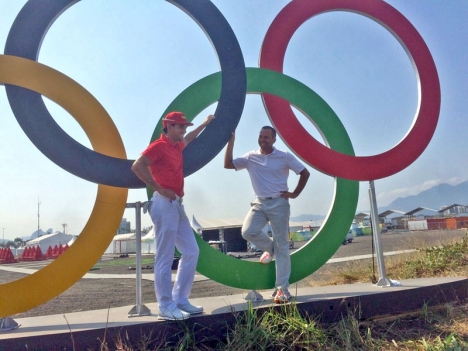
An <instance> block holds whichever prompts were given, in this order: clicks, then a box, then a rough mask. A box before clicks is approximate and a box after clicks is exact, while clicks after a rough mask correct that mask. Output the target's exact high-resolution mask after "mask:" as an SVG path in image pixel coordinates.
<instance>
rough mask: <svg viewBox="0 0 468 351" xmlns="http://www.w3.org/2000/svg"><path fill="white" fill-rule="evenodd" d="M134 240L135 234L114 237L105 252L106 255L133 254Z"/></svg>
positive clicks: (134, 249) (134, 248)
mask: <svg viewBox="0 0 468 351" xmlns="http://www.w3.org/2000/svg"><path fill="white" fill-rule="evenodd" d="M135 252H136V239H135V233H127V234H119V235H116V236H114V238H113V239H112V242H111V243H110V245H109V247H108V248H107V250H106V252H105V253H106V254H122V253H135Z"/></svg>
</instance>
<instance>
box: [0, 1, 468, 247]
mask: <svg viewBox="0 0 468 351" xmlns="http://www.w3.org/2000/svg"><path fill="white" fill-rule="evenodd" d="M387 2H388V3H389V4H390V5H392V6H393V7H395V8H396V9H397V10H398V11H400V12H401V13H402V14H403V15H404V16H405V17H406V18H407V19H409V20H410V21H411V22H412V23H413V25H414V26H415V27H416V29H417V30H418V31H419V33H420V34H421V35H422V37H423V38H424V40H425V41H426V43H427V45H428V47H429V49H430V51H431V53H432V55H433V58H434V61H435V63H436V66H437V69H438V73H439V78H440V83H441V90H442V107H441V113H440V119H439V124H438V127H437V130H436V132H435V135H434V137H433V139H432V141H431V143H430V144H429V146H428V147H427V149H426V150H425V152H424V153H423V154H422V155H421V156H420V157H419V158H418V159H417V160H416V161H415V162H414V163H413V164H412V165H410V166H409V167H408V168H406V169H405V170H403V171H401V172H400V173H398V174H395V175H393V176H390V177H387V178H384V179H380V180H377V181H376V182H375V187H376V193H377V201H378V205H379V206H385V205H388V204H389V203H390V202H391V201H393V200H394V199H396V198H397V197H404V196H408V195H414V194H417V193H419V192H421V191H423V190H425V189H428V188H430V187H432V186H434V185H437V184H439V183H449V184H458V183H460V182H462V181H465V180H467V179H468V173H467V168H468V166H467V163H466V153H467V152H466V151H467V150H468V138H467V134H466V127H465V125H466V117H467V113H468V112H467V111H468V106H467V104H468V103H467V99H466V96H468V84H467V79H468V68H467V65H466V62H468V45H467V41H468V40H467V36H466V33H467V25H466V18H467V17H468V2H466V1H464V0H453V1H444V2H442V1H439V0H424V1H422V0H413V1H405V0H391V1H387ZM25 3H26V1H22V0H15V1H11V0H0V14H1V15H0V16H1V19H2V20H1V21H0V48H1V49H0V50H1V52H2V53H3V48H4V46H5V41H6V38H7V35H8V32H9V29H10V27H11V24H12V22H13V21H14V19H15V17H16V15H17V14H18V12H19V11H20V9H21V7H22V6H23V5H24V4H25ZM213 3H214V4H215V5H216V6H217V7H218V8H219V10H220V11H221V12H222V13H223V14H224V16H225V17H226V19H227V20H228V22H229V23H230V25H231V27H232V29H233V31H234V33H235V34H236V36H237V38H238V41H239V43H240V46H241V49H242V52H243V55H244V60H245V63H246V66H247V67H258V57H259V53H260V48H261V45H262V41H263V37H264V35H265V33H266V31H267V29H268V27H269V25H270V24H271V22H272V21H273V19H274V18H275V16H276V15H277V14H278V12H279V11H281V9H282V8H283V7H284V6H285V5H286V4H287V3H289V1H286V0H255V1H252V0H239V1H221V0H213ZM110 4H112V5H110ZM39 61H40V62H41V63H43V64H46V65H49V66H51V67H53V68H55V69H57V70H59V71H61V72H62V73H64V74H66V75H68V76H69V77H71V78H73V79H74V80H76V81H77V82H78V83H80V84H81V85H82V86H83V87H85V88H86V89H87V90H88V91H90V92H91V93H92V94H93V95H94V96H95V97H96V98H97V99H98V100H99V101H100V103H101V104H102V105H103V106H104V108H105V109H106V110H107V111H108V112H109V114H110V116H111V117H112V119H113V121H114V123H115V124H116V126H117V128H118V130H119V132H120V134H121V136H122V139H123V142H124V145H125V148H126V151H127V156H128V157H129V158H131V159H135V158H136V157H137V156H138V155H139V154H140V152H141V151H142V150H143V149H144V148H145V147H146V146H147V144H148V142H149V139H150V137H151V134H152V131H153V129H154V127H155V125H156V123H157V122H158V119H159V116H160V115H161V114H162V113H163V111H164V110H165V109H166V107H167V106H168V105H169V103H170V102H171V101H172V100H173V99H174V98H175V97H176V96H177V95H178V94H179V93H181V92H182V91H183V90H184V89H186V88H187V87H188V86H190V85H191V84H192V83H194V82H195V81H197V80H198V79H201V78H203V77H205V76H206V75H209V74H211V73H214V72H217V71H218V70H219V64H218V61H217V58H216V55H215V52H214V50H213V48H212V46H211V43H210V42H209V40H208V39H207V38H206V36H205V34H204V33H203V31H202V30H201V29H200V28H199V27H198V25H197V24H196V23H195V22H194V21H193V20H192V19H191V18H190V17H189V16H188V15H186V14H185V13H184V12H183V11H181V10H180V9H178V8H177V7H175V6H174V5H172V4H170V3H168V2H165V1H150V0H141V1H138V2H134V1H128V0H118V1H112V2H109V1H104V0H93V1H91V0H83V1H80V2H78V3H77V4H75V5H74V6H72V7H71V8H69V9H68V10H67V11H65V12H64V13H63V14H62V15H61V16H60V17H59V18H58V19H57V20H56V21H55V23H54V24H53V25H52V26H51V28H50V29H49V32H48V33H47V35H46V37H45V39H44V41H43V44H42V47H41V51H40V54H39ZM284 72H285V73H286V74H288V75H290V76H292V77H294V78H296V79H298V80H299V81H301V82H302V83H304V84H306V85H307V86H309V87H310V88H312V89H313V90H315V91H316V92H317V93H318V94H319V95H320V96H321V97H322V98H324V99H325V101H327V102H328V104H329V105H330V106H331V107H332V108H333V109H334V110H335V112H336V113H337V115H338V116H339V118H340V119H341V121H342V122H343V124H344V126H345V127H346V129H347V131H348V133H349V135H350V138H351V140H352V143H353V145H354V148H355V152H356V154H357V155H360V156H365V155H374V154H378V153H382V152H385V151H386V150H388V149H389V148H391V147H393V146H394V145H396V144H397V143H398V142H399V141H400V140H401V139H402V138H403V137H404V136H405V134H406V133H407V131H408V129H409V128H410V127H411V125H412V122H413V117H414V114H415V111H416V106H417V99H418V94H417V82H416V78H415V74H414V71H413V68H412V65H411V62H410V60H409V59H408V57H407V55H406V53H405V51H404V50H403V48H402V47H401V46H400V44H399V43H398V41H397V40H396V39H395V38H394V37H393V36H392V35H391V34H390V32H388V31H387V30H386V29H384V28H383V27H381V26H380V25H379V24H377V23H376V22H374V21H372V20H370V19H368V18H366V17H363V16H360V15H357V14H353V13H348V12H332V13H327V14H322V15H320V16H317V17H314V18H313V19H311V20H309V21H307V22H306V23H305V24H304V25H303V26H301V27H300V29H299V30H298V31H297V32H296V34H295V35H294V37H293V38H292V40H291V42H290V45H289V47H288V50H287V53H286V58H285V67H284ZM45 100H46V104H47V106H48V109H49V111H50V112H51V114H52V116H53V117H54V118H55V119H56V121H57V122H58V123H59V124H60V126H61V127H62V128H63V129H64V130H65V131H66V132H67V133H69V134H70V135H71V136H72V137H73V138H75V139H76V140H77V141H79V142H80V143H82V144H83V145H86V146H87V147H90V143H89V141H88V139H87V138H86V136H85V134H84V132H83V131H82V130H81V129H80V127H79V126H78V124H77V123H76V122H75V121H74V120H73V118H72V117H71V116H70V115H68V113H66V112H64V111H63V110H62V108H61V107H59V106H57V105H55V104H54V103H52V102H50V101H48V100H47V99H45ZM215 108H216V106H210V107H208V108H207V109H206V110H205V111H204V112H203V113H201V114H200V115H199V116H198V117H197V118H196V119H195V123H196V124H197V123H200V122H201V121H203V119H204V117H205V116H206V115H207V114H209V113H213V112H214V111H215ZM296 115H297V116H298V118H299V120H300V121H301V122H302V124H303V125H304V126H305V127H306V128H307V130H309V132H310V133H311V134H312V135H313V136H314V137H316V138H318V139H319V138H320V135H319V133H318V132H317V131H316V130H314V127H313V125H311V123H310V122H308V121H307V120H306V118H305V117H304V116H303V115H301V113H300V112H298V111H296ZM0 121H1V128H0V140H1V144H0V145H1V146H0V160H1V164H2V166H1V171H0V229H3V228H5V230H4V233H5V238H6V239H14V238H15V237H21V236H29V235H30V234H31V233H32V232H33V231H34V230H36V229H37V225H38V218H37V214H38V199H40V203H41V205H40V227H41V229H43V230H46V229H48V228H53V229H54V230H62V223H67V225H68V232H69V233H72V234H79V233H80V231H81V230H82V229H83V227H84V225H85V224H86V221H87V219H88V217H89V215H90V214H91V211H92V207H93V204H94V200H95V195H96V190H97V185H96V184H93V183H90V182H87V181H85V180H82V179H80V178H77V177H75V176H74V175H71V174H69V173H67V172H66V171H64V170H62V169H61V168H60V167H58V166H56V165H55V164H54V163H53V162H51V161H50V160H49V159H47V158H46V157H45V156H44V155H43V154H42V153H41V152H40V151H38V150H37V149H36V148H35V147H34V146H33V144H32V143H31V142H30V140H29V139H28V138H27V136H26V135H25V134H24V133H23V132H22V130H21V128H20V127H19V125H18V123H17V122H16V120H15V118H14V116H13V114H12V112H11V109H10V107H9V104H8V101H7V99H6V95H5V90H4V87H3V86H0ZM268 124H270V122H269V120H268V117H267V114H266V112H265V110H264V107H263V104H262V101H261V98H260V96H258V95H250V94H249V95H248V96H247V99H246V104H245V108H244V112H243V115H242V118H241V121H240V123H239V126H238V128H237V138H236V145H235V149H234V154H235V156H240V155H242V154H244V153H245V152H247V151H249V150H252V149H254V148H257V142H256V139H257V135H258V131H259V129H260V128H261V127H262V126H263V125H268ZM319 140H320V139H319ZM276 146H277V147H278V148H280V149H286V147H285V146H284V144H283V142H282V141H281V140H280V139H278V142H277V144H276ZM223 151H224V150H223ZM292 151H293V150H292ZM222 159H223V152H221V153H220V154H219V155H218V156H217V157H216V158H215V159H214V160H213V161H211V162H210V163H209V164H208V165H207V166H205V167H204V168H202V169H201V170H199V171H198V172H196V173H195V174H193V175H191V176H189V177H187V178H186V197H185V206H186V211H187V213H188V215H189V216H190V217H191V216H192V215H195V217H196V218H204V219H212V218H232V217H243V216H244V215H245V214H246V213H247V211H248V208H249V202H250V200H251V199H252V189H251V186H250V181H249V177H248V174H247V172H245V171H243V172H235V171H232V170H225V169H223V167H222V164H223V161H222ZM308 168H309V170H310V171H311V173H312V176H311V178H310V180H309V183H308V184H307V187H306V189H305V190H304V192H303V193H302V194H301V196H300V197H299V198H298V199H295V200H291V215H292V216H298V215H300V214H319V215H326V214H327V212H328V210H329V208H330V205H331V202H332V198H333V192H334V180H333V178H332V177H329V176H326V175H323V174H321V173H319V172H317V171H316V170H314V169H313V168H312V167H310V166H308ZM297 179H298V177H297V176H295V175H294V174H293V173H291V175H290V182H289V184H290V188H294V187H295V185H296V183H297ZM367 189H368V182H361V187H360V197H359V204H358V211H369V200H368V190H367ZM145 200H146V193H145V190H143V189H141V190H130V192H129V198H128V202H135V201H145ZM124 216H125V217H126V218H127V219H128V220H130V221H131V222H132V228H133V227H134V217H135V215H134V210H126V211H125V215H124ZM142 224H143V226H149V225H150V224H151V222H150V219H149V217H148V216H147V215H145V216H143V219H142ZM1 233H2V232H0V234H1ZM0 238H1V237H0Z"/></svg>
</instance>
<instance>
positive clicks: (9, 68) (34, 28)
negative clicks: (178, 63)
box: [0, 0, 440, 317]
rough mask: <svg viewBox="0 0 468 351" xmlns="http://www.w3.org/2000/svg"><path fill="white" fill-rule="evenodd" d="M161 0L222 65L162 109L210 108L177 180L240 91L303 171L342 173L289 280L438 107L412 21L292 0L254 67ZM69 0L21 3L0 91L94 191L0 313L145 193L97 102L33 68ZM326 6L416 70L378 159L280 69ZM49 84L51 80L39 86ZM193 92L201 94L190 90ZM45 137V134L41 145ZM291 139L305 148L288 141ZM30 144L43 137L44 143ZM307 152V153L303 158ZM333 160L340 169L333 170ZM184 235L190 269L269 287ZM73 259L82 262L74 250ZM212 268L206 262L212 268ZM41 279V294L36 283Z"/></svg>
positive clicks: (233, 45)
mask: <svg viewBox="0 0 468 351" xmlns="http://www.w3.org/2000/svg"><path fill="white" fill-rule="evenodd" d="M168 1H169V2H170V3H172V4H174V5H175V6H178V7H179V8H181V9H182V10H183V11H185V12H186V13H187V14H188V15H189V16H191V17H192V18H193V19H194V20H195V21H196V22H197V23H198V24H199V25H200V26H201V27H202V29H203V30H204V31H205V33H206V34H207V36H208V37H209V39H210V40H211V42H212V43H213V45H214V48H215V50H216V53H217V54H218V58H219V61H220V65H221V72H219V73H215V74H213V75H210V76H207V77H205V78H203V79H201V80H200V81H198V82H196V83H194V84H193V85H192V86H190V87H189V88H187V89H186V90H185V91H184V92H182V93H181V94H180V95H179V96H178V97H177V98H176V99H175V100H174V101H173V102H172V103H171V104H170V106H168V108H167V109H166V111H165V112H164V113H163V115H165V114H166V112H168V111H171V110H183V111H184V112H185V114H186V116H187V118H188V119H190V120H192V119H193V118H194V117H195V116H196V115H197V114H198V113H200V112H201V111H202V110H203V109H205V108H206V107H207V106H209V105H211V104H213V103H215V102H216V101H218V107H217V109H216V112H215V115H216V116H217V117H218V118H217V119H216V120H215V121H214V122H213V123H211V124H210V125H209V126H208V127H207V128H206V129H205V131H204V132H203V133H202V134H201V135H200V136H199V137H198V138H197V139H196V140H195V141H194V142H193V143H191V144H190V145H189V147H187V149H186V150H185V152H184V160H185V161H184V172H185V175H186V176H188V175H190V174H192V173H194V172H196V171H197V170H199V169H200V168H202V167H203V166H204V165H206V164H207V163H208V162H210V161H211V160H212V159H213V158H214V157H215V156H216V155H217V154H218V153H219V152H220V151H221V150H222V148H223V147H224V146H225V144H226V143H227V141H228V140H229V138H230V135H231V132H232V131H233V130H234V129H235V128H236V126H237V124H238V122H239V120H240V117H241V114H242V110H243V106H244V102H245V96H246V93H260V94H262V98H263V99H264V103H265V107H266V110H267V112H268V114H269V117H270V119H271V121H272V123H273V124H274V125H275V127H276V128H277V130H278V132H279V135H280V136H281V137H282V138H283V140H284V141H285V142H286V143H287V144H288V145H289V146H290V147H291V149H292V150H293V151H295V152H296V153H297V154H298V155H300V156H301V157H302V158H303V159H304V160H306V162H307V163H308V164H309V165H311V166H312V167H315V168H316V169H318V170H320V171H321V172H324V173H327V174H329V175H332V176H335V177H341V178H336V182H335V196H334V202H333V205H332V207H331V209H330V211H329V214H328V216H327V220H326V222H325V223H324V225H323V226H322V228H321V229H320V230H319V232H318V233H317V234H316V235H315V236H314V238H313V239H312V240H311V241H310V242H309V243H308V244H307V245H305V246H304V247H303V248H301V249H300V250H298V251H296V252H295V253H294V254H292V255H291V256H292V257H291V260H292V268H293V269H292V274H291V277H290V282H291V283H293V282H296V281H298V280H300V279H302V278H304V277H306V276H307V275H309V274H311V273H313V271H315V270H316V269H318V268H319V267H320V266H322V265H323V264H324V263H325V262H326V261H327V260H328V259H329V258H330V257H331V256H332V255H333V253H334V252H335V251H336V250H337V248H338V247H339V246H340V244H341V242H342V240H343V238H344V236H345V235H346V233H347V231H348V229H349V226H350V224H351V222H352V220H353V217H354V213H355V210H356V206H357V200H358V187H359V182H358V180H374V179H378V178H382V177H387V176H390V175H392V174H395V173H397V172H399V171H401V170H402V169H404V168H405V167H407V166H408V165H409V164H411V163H412V162H413V161H414V160H415V159H416V158H417V157H418V156H419V155H420V154H421V153H422V152H423V150H424V149H425V147H426V146H427V144H428V143H429V141H430V139H431V138H432V135H433V133H434V130H435V127H436V125H437V120H438V114H439V110H440V87H439V80H438V76H437V71H436V68H435V65H434V62H433V59H432V57H431V54H430V52H429V50H428V49H427V47H426V45H425V43H424V41H423V39H422V38H421V37H420V35H419V33H418V32H417V31H416V29H414V27H413V26H412V25H411V23H409V22H408V21H407V20H406V18H405V17H404V16H403V15H401V14H400V13H399V12H398V11H396V10H395V9H394V8H393V7H391V6H390V5H388V4H386V3H384V2H382V1H377V0H360V1H359V2H349V1H347V0H315V1H309V0H293V1H291V2H290V3H289V4H288V5H286V6H285V8H284V9H283V10H282V11H280V13H279V14H278V16H277V17H276V18H275V20H274V21H273V22H272V25H271V26H270V28H269V30H268V32H267V34H266V36H265V39H264V43H263V45H262V51H261V56H260V68H246V67H245V64H244V60H243V57H242V53H241V50H240V46H239V44H238V42H237V39H236V37H235V35H234V32H233V31H232V29H231V28H230V26H229V24H228V23H227V21H226V20H225V18H224V16H223V15H222V14H221V13H220V12H219V10H218V9H217V8H216V7H215V6H214V5H213V4H212V3H211V1H209V0H197V1H193V0H168ZM76 2H78V0H29V1H28V2H27V3H26V5H25V6H24V7H23V9H22V10H21V11H20V13H19V14H18V16H17V19H16V20H15V22H14V24H13V26H12V28H11V30H10V33H9V35H8V39H7V43H6V47H5V54H6V55H4V56H3V55H0V84H9V85H7V86H6V91H7V95H8V99H9V102H10V105H11V108H12V110H13V112H14V114H15V117H16V118H17V120H18V123H19V124H20V125H21V127H22V128H23V130H24V131H25V133H26V135H28V137H29V138H30V140H31V141H32V142H33V143H34V144H35V145H36V147H38V149H39V150H41V151H42V152H43V153H44V154H45V155H46V156H47V157H48V158H50V159H51V160H52V161H53V162H55V163H56V164H57V165H59V166H61V167H62V168H64V169H65V170H67V171H68V172H70V173H72V174H74V175H77V176H79V177H81V178H84V179H86V180H89V181H92V182H95V183H98V184H99V186H98V196H97V199H96V204H95V207H94V209H93V212H92V214H91V217H90V219H89V221H88V223H87V224H86V226H85V228H84V230H83V232H82V233H81V234H80V236H79V237H78V239H77V240H76V241H75V243H74V244H73V245H72V246H71V247H70V249H69V250H67V251H66V252H65V253H64V254H63V255H62V256H61V257H59V258H58V259H57V260H55V261H54V262H52V263H51V264H49V265H48V266H46V267H45V268H43V269H41V270H40V271H38V272H37V273H35V274H33V275H31V276H29V277H26V278H22V279H19V280H17V281H14V282H11V283H6V284H2V285H0V296H2V300H1V301H0V317H4V316H9V315H12V314H15V313H19V312H22V311H25V310H27V309H30V308H32V307H34V306H37V305H39V304H41V303H44V302H46V301H48V300H50V299H51V298H53V297H55V296H57V295H59V294H60V293H62V292H63V291H65V290H66V289H67V288H68V287H70V286H71V285H73V284H74V283H75V282H76V281H78V280H79V279H80V278H81V277H82V276H83V275H84V274H85V273H86V272H87V271H88V270H89V269H90V268H91V267H92V266H93V265H94V263H95V262H96V261H97V260H98V258H99V257H100V256H101V255H102V253H103V252H104V251H105V249H106V247H107V246H108V245H109V243H110V242H111V240H112V237H113V235H114V233H115V232H116V230H117V227H118V224H119V222H120V219H121V218H122V214H123V211H124V208H125V202H126V196H127V192H128V188H141V187H143V186H144V184H143V183H142V182H140V181H139V180H138V179H137V178H136V177H135V176H134V174H133V173H132V172H131V171H130V165H131V164H132V162H133V161H132V160H127V159H126V155H125V149H124V147H123V144H122V141H121V138H120V135H119V133H118V131H117V130H116V128H115V125H114V124H113V123H112V120H111V119H110V117H109V116H108V115H107V113H106V112H105V110H104V109H103V108H102V106H101V105H100V104H99V103H98V102H97V101H96V100H95V99H94V98H93V97H92V96H91V95H90V94H89V93H88V92H86V90H84V88H82V87H81V86H79V85H78V84H77V83H76V82H74V81H72V80H71V79H70V78H68V77H66V76H64V75H62V74H61V73H59V72H57V71H55V70H53V69H51V68H49V67H46V66H44V65H41V64H40V63H37V62H34V61H36V60H37V56H38V53H39V49H40V45H41V42H42V40H43V38H44V36H45V35H46V33H47V30H48V28H49V27H50V26H51V25H52V23H53V22H54V20H55V19H56V18H57V17H59V16H60V14H62V13H63V12H64V11H65V10H67V9H68V8H69V7H71V6H72V5H73V4H75V3H76ZM327 11H351V12H357V13H359V14H361V15H364V16H367V17H369V18H371V19H374V20H376V21H377V22H378V23H380V24H382V25H383V26H385V27H386V28H387V29H388V30H389V31H391V33H392V34H393V35H394V36H395V37H396V38H397V39H398V40H399V41H400V43H402V45H403V46H404V47H405V49H406V51H407V52H408V54H409V56H410V59H411V60H412V61H413V63H414V66H415V68H416V74H417V76H418V78H419V83H420V100H421V104H420V107H419V110H418V113H417V116H416V119H415V122H414V125H413V127H412V129H411V130H410V132H409V133H408V134H407V135H406V137H405V138H404V139H403V140H402V141H401V142H400V143H399V144H398V145H397V146H396V147H394V148H393V149H392V150H390V151H388V152H386V153H383V154H381V155H376V156H371V157H359V156H355V155H354V151H353V147H352V145H351V141H350V140H349V137H348V134H347V133H346V131H345V129H344V127H343V125H342V124H341V122H340V120H339V118H338V117H337V116H336V114H335V113H334V112H333V110H332V109H331V108H330V107H329V106H328V105H327V104H326V102H325V101H323V99H321V98H320V97H319V96H318V95H317V94H316V93H314V92H313V91H312V90H311V89H310V88H308V87H306V86H305V85H303V84H302V83H300V82H298V81H297V80H295V79H293V78H291V77H288V76H286V75H284V74H282V64H283V58H284V55H285V51H286V47H287V44H288V42H289V40H290V38H291V36H292V35H293V34H294V32H295V31H296V30H297V28H298V27H299V26H300V25H301V24H302V23H303V22H304V21H306V20H308V19H309V18H311V17H313V16H315V15H318V14H320V13H323V12H327ZM265 68H267V69H265ZM275 71H276V72H275ZM32 77H35V79H33V78H32ZM52 81H54V84H50V83H51V82H52ZM24 88H26V89H24ZM202 90H203V92H204V93H205V94H203V95H200V94H199V93H200V91H202ZM41 95H44V96H47V97H49V98H50V99H52V100H53V101H55V102H56V103H58V104H59V105H61V106H62V107H64V108H65V109H66V110H67V111H68V112H69V113H70V114H71V115H72V116H73V117H74V118H75V119H77V121H78V122H79V123H80V125H81V126H82V127H83V129H84V130H85V132H86V134H87V135H88V137H89V138H90V141H91V144H92V146H93V148H94V151H93V150H89V149H87V148H86V147H84V146H83V145H81V144H79V143H77V142H76V141H75V140H73V139H72V138H71V137H70V136H68V135H67V134H66V133H65V132H64V131H63V130H62V129H61V128H60V127H59V126H58V125H57V124H56V123H55V121H54V120H53V118H52V116H51V115H50V114H49V112H48V111H47V109H46V107H45V105H44V103H43V101H42V98H41ZM70 96H73V99H72V98H70ZM77 101H81V103H76V102H77ZM74 103H75V104H74ZM291 105H292V106H295V107H296V108H298V109H299V110H301V111H302V112H303V113H304V114H305V115H306V116H308V117H309V118H310V119H311V120H312V121H313V123H314V124H315V125H316V126H317V128H318V129H319V130H320V132H321V133H322V135H323V136H324V138H325V140H326V143H327V146H329V148H328V147H325V146H323V145H322V144H320V143H318V142H317V141H316V140H315V139H314V138H312V137H311V136H310V135H309V134H308V133H307V132H306V131H305V129H304V128H303V127H302V125H301V124H300V123H299V122H298V121H297V119H296V118H295V116H294V114H293V112H292V110H291V107H290V106H291ZM84 106H86V107H87V108H88V109H84V108H83V107H84ZM31 112H33V113H32V114H31ZM89 116H93V118H89ZM37 130H40V131H41V132H40V133H41V137H42V138H39V135H38V133H37ZM44 131H47V132H49V133H50V134H49V135H48V136H47V137H46V138H44V134H43V133H44ZM160 131H161V121H159V123H158V125H157V126H156V128H155V131H154V133H153V136H152V140H154V139H155V138H156V137H158V136H159V134H160ZM97 136H99V138H98V137H97ZM104 136H105V137H104ZM300 138H302V140H308V142H306V143H298V142H295V140H300ZM41 139H42V140H44V139H47V140H48V143H43V142H42V141H41ZM50 141H53V143H49V142H50ZM57 145H60V147H57ZM63 145H65V146H66V148H63ZM305 145H306V146H307V147H304V146H305ZM311 149H313V150H314V152H310V150H311ZM401 149H404V150H405V152H403V154H404V155H407V156H405V157H404V158H403V159H401V157H400V156H401V155H399V158H395V153H397V152H400V151H399V150H401ZM58 150H59V151H58ZM60 150H64V151H63V152H61V151H60ZM316 150H320V152H318V153H317V152H316ZM406 150H409V152H408V153H407V152H406ZM70 155H72V157H70ZM318 155H320V157H318ZM324 156H325V157H324ZM82 160H83V161H82ZM387 161H388V162H389V163H387V164H386V165H385V166H382V162H387ZM343 164H346V165H349V166H348V167H343ZM363 165H364V166H363ZM387 165H389V166H387ZM346 169H348V170H349V169H352V170H351V171H348V170H346ZM366 169H367V171H366ZM104 206H105V210H104ZM98 223H99V225H100V232H101V236H99V237H96V236H93V237H92V240H93V245H91V233H92V232H93V231H95V230H96V226H97V224H98ZM102 228H104V230H102ZM194 235H195V237H196V238H197V242H198V244H199V246H200V253H201V255H200V259H199V262H198V266H197V271H199V272H200V273H202V274H204V275H206V276H208V277H209V278H211V279H213V280H215V281H218V282H221V283H223V284H226V285H230V286H233V287H239V288H245V289H265V288H271V287H273V285H274V278H275V270H274V265H273V264H269V265H259V264H258V263H252V262H245V261H240V260H236V259H233V258H231V257H229V256H227V255H223V254H221V253H220V252H219V251H216V250H213V249H212V248H211V247H210V246H209V245H208V244H207V243H205V242H204V241H203V240H202V239H201V238H200V236H199V235H197V234H194ZM83 252H86V255H80V254H82V253H83ZM213 262H217V264H216V265H213V264H212V263H213ZM70 267H73V269H71V268H70ZM219 267H222V271H221V270H220V268H219ZM247 272H248V273H249V274H247ZM252 273H254V274H252ZM46 281H47V288H46V287H45V286H44V282H46ZM3 297H5V298H3Z"/></svg>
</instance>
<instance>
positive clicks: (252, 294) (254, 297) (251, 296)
mask: <svg viewBox="0 0 468 351" xmlns="http://www.w3.org/2000/svg"><path fill="white" fill-rule="evenodd" d="M244 300H246V301H252V302H255V301H263V296H262V295H261V294H260V293H259V292H258V291H256V290H250V291H249V293H248V294H247V295H246V296H244Z"/></svg>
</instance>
